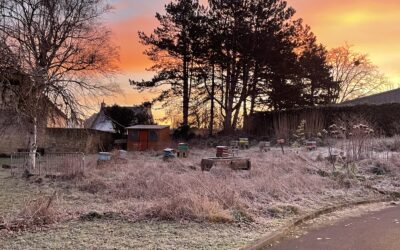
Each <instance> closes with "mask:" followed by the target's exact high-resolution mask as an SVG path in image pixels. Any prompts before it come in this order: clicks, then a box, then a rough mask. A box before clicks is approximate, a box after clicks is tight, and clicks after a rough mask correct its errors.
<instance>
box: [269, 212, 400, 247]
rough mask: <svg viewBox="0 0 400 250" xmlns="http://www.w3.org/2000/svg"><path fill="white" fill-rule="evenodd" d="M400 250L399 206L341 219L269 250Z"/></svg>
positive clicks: (287, 240) (284, 241)
mask: <svg viewBox="0 0 400 250" xmlns="http://www.w3.org/2000/svg"><path fill="white" fill-rule="evenodd" d="M291 249H299V250H400V206H396V207H391V208H387V209H385V210H382V211H378V212H372V213H369V214H366V215H363V216H361V217H357V218H349V219H345V220H341V221H339V222H337V223H336V224H334V225H328V226H322V227H320V228H316V229H311V230H310V231H308V233H307V234H306V235H303V236H300V237H299V238H297V239H296V238H293V239H286V240H283V241H282V242H281V243H279V244H277V245H275V246H272V247H269V248H267V250H291Z"/></svg>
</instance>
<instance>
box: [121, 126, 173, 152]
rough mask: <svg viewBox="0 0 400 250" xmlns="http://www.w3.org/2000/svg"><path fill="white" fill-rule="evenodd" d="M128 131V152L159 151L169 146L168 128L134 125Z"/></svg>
mask: <svg viewBox="0 0 400 250" xmlns="http://www.w3.org/2000/svg"><path fill="white" fill-rule="evenodd" d="M126 129H127V130H128V151H146V150H161V149H164V148H166V147H168V146H169V144H170V141H171V137H170V129H169V126H161V125H136V126H133V127H128V128H126Z"/></svg>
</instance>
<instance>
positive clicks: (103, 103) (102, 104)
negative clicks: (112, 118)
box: [100, 100, 107, 110]
mask: <svg viewBox="0 0 400 250" xmlns="http://www.w3.org/2000/svg"><path fill="white" fill-rule="evenodd" d="M106 106H107V105H106V103H105V102H104V100H103V102H102V103H101V104H100V110H102V109H104V108H105V107H106Z"/></svg>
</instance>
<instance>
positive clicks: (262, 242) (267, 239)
mask: <svg viewBox="0 0 400 250" xmlns="http://www.w3.org/2000/svg"><path fill="white" fill-rule="evenodd" d="M386 195H387V196H386V197H384V198H380V199H366V200H361V201H355V202H350V203H341V204H337V205H333V206H328V207H325V208H322V209H319V210H316V211H314V212H311V213H309V214H306V215H303V216H301V217H299V218H296V219H294V220H292V221H290V222H289V223H287V224H286V225H285V226H283V227H281V228H280V229H278V230H277V231H275V232H272V233H268V234H267V235H265V236H263V237H262V238H261V239H258V240H256V241H254V242H253V243H250V244H249V245H248V246H246V247H243V248H241V250H263V249H265V248H266V247H268V246H270V245H271V244H272V243H274V242H276V241H278V240H280V239H282V238H283V237H285V236H286V235H287V234H288V233H289V232H290V231H292V230H293V229H294V228H295V227H298V226H300V225H302V224H304V223H305V222H307V221H310V220H313V219H315V218H317V217H320V216H322V215H326V214H330V213H333V212H335V211H339V210H342V209H345V208H349V207H355V206H361V205H367V204H373V203H381V202H390V201H396V200H399V199H400V193H397V192H393V193H386Z"/></svg>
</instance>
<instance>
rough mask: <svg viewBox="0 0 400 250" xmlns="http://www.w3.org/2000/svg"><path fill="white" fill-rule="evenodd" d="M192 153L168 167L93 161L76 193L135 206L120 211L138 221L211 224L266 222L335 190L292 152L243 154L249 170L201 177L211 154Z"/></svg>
mask: <svg viewBox="0 0 400 250" xmlns="http://www.w3.org/2000/svg"><path fill="white" fill-rule="evenodd" d="M194 152H195V153H194V154H192V155H191V156H190V158H189V159H184V160H181V159H174V160H172V161H169V162H164V161H162V160H161V157H160V156H157V155H156V154H154V153H132V154H130V155H129V161H128V163H125V164H121V163H112V162H111V163H110V164H102V165H100V166H97V164H95V163H94V161H92V163H91V164H89V166H88V167H86V178H84V179H83V181H81V182H79V183H78V187H79V189H80V190H81V191H85V192H89V193H92V194H96V195H98V196H105V197H108V200H112V201H128V200H129V201H130V202H129V204H135V205H134V206H132V207H131V208H126V209H124V210H131V212H133V213H135V214H136V215H137V216H138V218H139V219H149V218H150V219H162V220H181V219H184V220H195V221H212V222H230V221H243V220H245V221H252V220H253V219H256V218H268V217H270V216H271V215H270V214H269V212H268V207H269V206H271V205H273V204H275V203H280V204H286V203H291V202H294V201H295V200H297V203H299V202H300V203H301V202H302V201H304V202H312V201H315V202H318V199H319V198H320V197H321V195H322V194H323V193H324V192H325V191H327V190H331V189H335V188H336V187H337V185H336V183H335V182H334V181H332V180H331V179H330V178H326V177H323V176H320V175H318V174H315V173H316V172H317V171H316V170H317V169H319V168H323V167H324V166H323V165H324V163H321V165H318V164H320V163H314V162H313V163H312V164H311V160H310V159H309V158H307V156H302V157H300V156H299V155H297V154H296V153H294V152H288V153H287V154H285V155H282V153H281V152H280V151H272V152H269V153H259V152H257V151H256V150H253V151H252V150H250V151H242V152H241V153H242V155H243V156H247V157H250V158H251V160H252V170H251V171H242V172H240V171H232V170H230V169H228V168H227V167H226V166H216V167H214V168H213V169H212V170H211V171H210V172H201V171H200V170H199V169H200V166H199V163H200V161H201V158H202V157H205V156H212V155H213V151H212V150H196V151H194ZM316 165H318V166H316ZM310 169H311V170H312V171H310ZM132 210H134V211H132Z"/></svg>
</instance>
